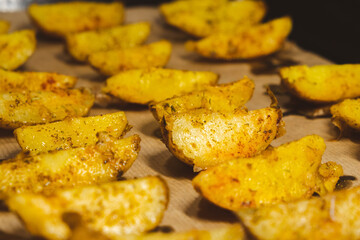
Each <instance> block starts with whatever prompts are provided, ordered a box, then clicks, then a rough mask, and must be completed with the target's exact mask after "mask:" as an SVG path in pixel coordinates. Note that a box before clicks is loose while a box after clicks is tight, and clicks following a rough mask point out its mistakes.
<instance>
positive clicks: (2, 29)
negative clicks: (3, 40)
mask: <svg viewBox="0 0 360 240" xmlns="http://www.w3.org/2000/svg"><path fill="white" fill-rule="evenodd" d="M9 28H10V23H9V22H8V21H5V20H0V34H4V33H7V32H8V30H9Z"/></svg>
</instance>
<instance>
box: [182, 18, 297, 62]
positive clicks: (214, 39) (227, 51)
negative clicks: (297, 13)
mask: <svg viewBox="0 0 360 240" xmlns="http://www.w3.org/2000/svg"><path fill="white" fill-rule="evenodd" d="M291 28H292V21H291V19H290V18H289V17H283V18H278V19H275V20H272V21H270V22H267V23H264V24H259V25H255V26H245V27H241V28H239V29H237V30H236V31H234V33H219V34H213V35H210V36H208V37H206V38H203V39H201V40H199V41H197V42H194V41H188V42H187V43H186V48H187V49H188V50H190V51H194V52H196V53H198V54H200V55H202V56H204V57H206V58H211V59H225V60H232V59H250V58H256V57H261V56H266V55H269V54H271V53H274V52H276V51H278V50H279V49H280V48H281V47H282V46H283V43H284V42H285V40H286V38H287V36H288V35H289V33H290V31H291Z"/></svg>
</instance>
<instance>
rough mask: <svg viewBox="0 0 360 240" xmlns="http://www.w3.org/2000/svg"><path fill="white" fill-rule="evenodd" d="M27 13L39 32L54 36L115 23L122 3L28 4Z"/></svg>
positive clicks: (120, 19)
mask: <svg viewBox="0 0 360 240" xmlns="http://www.w3.org/2000/svg"><path fill="white" fill-rule="evenodd" d="M28 13H29V16H30V18H31V20H32V21H33V23H34V24H35V25H36V26H37V27H38V28H39V29H40V30H41V31H42V32H44V33H45V34H48V35H50V36H54V37H65V35H66V34H69V33H75V32H82V31H88V30H95V29H102V28H109V27H113V26H117V25H119V24H121V23H122V22H123V19H124V7H123V4H122V3H120V2H114V3H95V2H85V1H83V2H76V1H74V2H64V3H52V4H41V5H40V4H31V5H30V7H29V8H28Z"/></svg>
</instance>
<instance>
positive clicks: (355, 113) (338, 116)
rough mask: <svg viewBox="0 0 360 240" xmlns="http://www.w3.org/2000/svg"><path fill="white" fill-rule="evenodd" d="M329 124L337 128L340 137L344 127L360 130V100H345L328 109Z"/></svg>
mask: <svg viewBox="0 0 360 240" xmlns="http://www.w3.org/2000/svg"><path fill="white" fill-rule="evenodd" d="M330 112H331V115H332V118H331V122H332V123H333V124H334V125H335V126H336V127H338V128H339V130H340V137H341V135H342V132H343V131H344V130H345V129H346V127H350V128H352V129H356V130H360V99H345V100H343V101H342V102H340V103H337V104H334V105H332V106H331V107H330Z"/></svg>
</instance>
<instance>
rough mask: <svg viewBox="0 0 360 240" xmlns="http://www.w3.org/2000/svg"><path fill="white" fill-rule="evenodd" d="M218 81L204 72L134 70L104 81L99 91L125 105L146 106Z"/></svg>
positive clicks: (154, 69)
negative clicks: (127, 103) (123, 102)
mask: <svg viewBox="0 0 360 240" xmlns="http://www.w3.org/2000/svg"><path fill="white" fill-rule="evenodd" d="M218 78H219V76H218V75H217V74H215V73H213V72H207V71H185V70H177V69H163V68H149V69H135V70H128V71H125V72H121V73H118V74H116V75H114V76H112V77H110V78H108V79H107V80H106V86H105V87H104V88H103V89H102V91H103V92H105V93H108V94H110V95H112V96H114V97H117V98H119V99H121V100H124V101H126V102H130V103H137V104H148V103H150V102H151V101H162V100H165V99H166V98H169V97H173V96H175V95H180V94H184V93H188V92H192V91H195V90H202V89H204V88H205V86H209V85H215V84H216V83H217V81H218Z"/></svg>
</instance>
